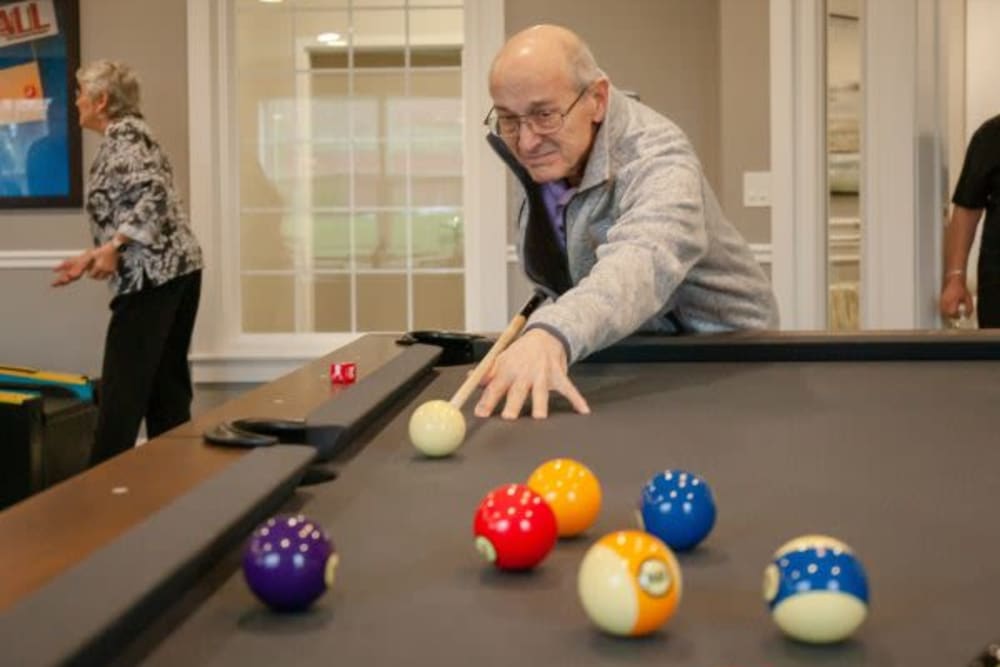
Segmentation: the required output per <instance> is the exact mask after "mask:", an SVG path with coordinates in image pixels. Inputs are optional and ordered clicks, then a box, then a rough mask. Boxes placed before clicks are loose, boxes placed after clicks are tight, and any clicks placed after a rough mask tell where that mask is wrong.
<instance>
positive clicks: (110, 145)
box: [53, 60, 202, 464]
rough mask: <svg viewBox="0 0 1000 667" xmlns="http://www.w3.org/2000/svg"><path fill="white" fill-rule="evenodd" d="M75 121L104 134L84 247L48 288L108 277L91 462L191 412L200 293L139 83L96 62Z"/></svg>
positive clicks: (184, 224) (119, 66)
mask: <svg viewBox="0 0 1000 667" xmlns="http://www.w3.org/2000/svg"><path fill="white" fill-rule="evenodd" d="M76 80H77V85H78V90H77V96H76V108H77V109H78V111H79V114H80V126H81V127H83V128H85V129H88V130H92V131H94V132H98V133H100V134H101V135H103V137H104V140H103V142H102V143H101V145H100V148H99V149H98V151H97V156H96V157H95V158H94V163H93V164H92V165H91V167H90V174H89V177H88V182H87V195H86V210H87V214H88V217H89V218H90V227H91V233H92V235H93V239H94V248H93V249H91V250H86V251H84V252H83V253H81V254H80V255H78V256H76V257H74V258H71V259H67V260H66V261H64V262H62V263H61V264H60V265H59V266H58V267H56V269H55V271H56V274H57V277H56V279H55V281H54V282H53V285H55V286H62V285H67V284H69V283H71V282H73V281H75V280H78V279H79V278H80V277H81V276H83V275H84V274H87V275H89V276H90V277H91V278H94V279H96V280H108V281H109V283H110V286H111V290H112V293H113V297H112V299H111V321H110V323H109V325H108V331H107V336H106V338H105V344H104V362H103V367H102V371H101V388H100V401H99V415H98V419H97V434H96V438H95V446H94V447H95V449H94V453H93V456H92V463H95V464H96V463H99V462H101V461H103V460H105V459H108V458H110V457H112V456H114V455H116V454H119V453H121V452H123V451H126V450H128V449H129V448H131V447H132V446H133V444H134V443H135V439H136V436H137V435H138V433H139V426H140V424H141V422H142V420H143V418H145V419H146V432H147V434H148V436H149V437H150V438H153V437H156V436H157V435H159V434H160V433H163V432H164V431H167V430H169V429H171V428H173V427H174V426H177V425H178V424H181V423H183V422H185V421H187V420H189V419H190V418H191V393H192V390H191V374H190V369H189V367H188V359H187V355H188V349H189V348H190V345H191V334H192V331H193V329H194V322H195V316H196V314H197V311H198V298H199V295H200V293H201V268H202V256H201V248H200V247H199V245H198V241H197V240H196V239H195V237H194V234H193V233H192V231H191V227H190V226H189V224H188V220H187V216H186V215H185V214H184V211H183V210H182V209H181V204H180V198H179V197H178V195H177V192H176V191H175V189H174V183H173V172H172V170H171V168H170V163H169V161H168V160H167V156H166V155H165V154H164V152H163V150H162V148H161V147H160V145H159V144H158V143H157V142H156V139H155V138H154V137H153V135H152V132H151V131H150V129H149V126H148V125H146V122H145V121H144V120H143V118H142V114H141V113H140V110H139V81H138V78H137V77H136V75H135V73H134V72H133V71H132V69H131V68H130V67H129V66H127V65H125V64H123V63H120V62H112V61H107V60H99V61H96V62H93V63H91V64H89V65H86V66H84V67H82V68H80V70H79V71H78V72H77V75H76Z"/></svg>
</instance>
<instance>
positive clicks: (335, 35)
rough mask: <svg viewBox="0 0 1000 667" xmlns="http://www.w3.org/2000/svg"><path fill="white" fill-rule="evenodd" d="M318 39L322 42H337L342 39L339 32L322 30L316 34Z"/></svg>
mask: <svg viewBox="0 0 1000 667" xmlns="http://www.w3.org/2000/svg"><path fill="white" fill-rule="evenodd" d="M316 41H317V42H319V43H320V44H336V43H337V42H339V41H341V39H340V33H339V32H321V33H320V34H318V35H316Z"/></svg>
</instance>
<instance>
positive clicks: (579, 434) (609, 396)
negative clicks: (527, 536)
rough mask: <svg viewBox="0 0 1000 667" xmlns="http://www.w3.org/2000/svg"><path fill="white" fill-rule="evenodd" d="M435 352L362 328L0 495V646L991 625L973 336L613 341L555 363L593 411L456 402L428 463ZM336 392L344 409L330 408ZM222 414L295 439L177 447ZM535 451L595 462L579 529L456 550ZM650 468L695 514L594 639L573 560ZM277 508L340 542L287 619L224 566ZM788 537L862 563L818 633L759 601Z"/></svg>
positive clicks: (868, 656)
mask: <svg viewBox="0 0 1000 667" xmlns="http://www.w3.org/2000/svg"><path fill="white" fill-rule="evenodd" d="M479 347H480V348H482V344H480V345H479ZM414 359H416V362H414ZM438 359H439V357H438V356H437V352H436V351H434V349H433V348H429V347H427V346H423V345H416V346H401V345H397V344H396V342H395V337H392V336H385V335H383V336H368V337H365V338H363V339H361V340H359V341H358V342H356V343H353V344H351V345H350V346H347V347H345V348H341V349H340V350H337V351H336V352H333V353H331V354H330V355H328V356H326V357H324V358H322V359H318V360H316V361H315V362H312V363H310V364H307V365H305V366H303V367H302V368H301V369H299V370H298V371H296V372H294V373H292V374H290V375H288V376H285V377H283V378H281V379H279V380H276V381H275V382H273V383H269V384H267V385H264V386H261V387H259V388H258V389H255V390H254V391H252V392H249V393H248V394H246V395H244V396H241V397H239V398H237V399H236V400H234V401H232V402H230V403H227V404H226V405H223V406H221V407H219V408H217V409H215V410H212V411H209V412H207V413H206V414H204V415H201V416H200V417H198V418H196V419H195V420H193V421H192V422H190V423H188V424H184V425H182V426H180V427H178V428H177V429H175V430H174V431H171V432H169V433H167V434H165V435H164V436H162V437H161V438H158V439H156V440H154V441H151V442H150V443H147V444H146V445H144V446H143V447H140V448H138V449H136V450H134V451H132V452H129V453H127V454H124V455H122V456H120V457H117V458H116V459H113V460H112V461H109V462H107V463H106V464H104V465H102V466H99V467H97V468H94V469H92V470H90V471H88V472H87V473H85V474H84V475H81V476H79V477H77V478H74V479H73V480H70V481H67V482H64V483H63V484H61V485H58V486H56V487H54V488H53V489H50V490H48V491H46V492H45V493H42V494H40V495H39V496H37V497H34V498H32V499H29V500H27V501H25V502H23V503H20V504H19V505H16V506H14V507H13V508H10V509H9V510H7V511H6V512H3V513H0V531H2V533H0V534H3V535H4V538H5V548H4V549H3V550H0V570H2V571H3V572H4V577H3V579H4V580H5V581H4V582H3V583H2V585H0V645H2V646H4V647H5V654H6V655H7V657H8V659H11V660H13V661H14V662H12V663H11V664H18V665H28V664H49V663H56V662H66V663H70V664H72V663H78V664H148V665H188V666H191V667H193V666H196V665H218V666H236V665H239V666H241V667H243V666H245V665H268V666H270V665H282V666H291V665H321V664H346V665H390V664H391V665H396V664H400V665H403V664H405V665H492V664H498V665H499V664H505V665H507V664H527V665H535V664H557V665H562V664H565V665H574V666H581V667H582V666H585V665H613V664H630V665H631V664H649V665H699V666H700V665H705V666H709V667H713V666H719V667H721V666H725V665H732V666H742V667H749V666H758V667H765V666H767V667H777V666H786V665H787V666H798V665H824V666H832V665H838V666H844V667H847V666H851V667H862V666H867V665H882V666H885V665H900V666H903V665H906V666H909V665H936V666H951V665H954V666H955V667H959V666H961V665H967V664H968V663H969V661H970V660H971V659H972V658H973V657H974V656H975V655H976V654H978V653H979V652H980V651H981V650H982V649H983V647H985V646H986V645H987V644H988V643H989V642H990V641H992V640H996V639H997V634H998V633H1000V629H998V628H1000V626H998V623H997V621H998V618H1000V612H998V607H997V602H996V600H997V599H998V595H1000V558H997V556H996V554H997V553H998V551H1000V522H998V520H997V508H998V505H997V503H996V500H995V496H994V490H995V488H996V475H997V473H996V471H997V470H1000V444H998V443H997V442H995V440H994V438H995V437H996V433H997V430H998V429H997V426H998V424H1000V416H998V414H1000V413H998V409H997V405H998V404H1000V336H997V335H996V334H990V333H986V332H955V333H921V332H917V333H891V332H888V333H880V334H847V335H831V334H791V333H789V334H752V335H749V334H733V335H722V336H711V337H704V338H701V337H695V338H657V339H647V338H636V339H630V340H627V341H625V342H623V343H622V344H621V345H618V346H615V347H614V348H611V349H609V350H607V351H605V352H603V353H600V354H598V355H595V356H594V358H593V359H591V360H588V361H587V362H584V363H579V364H576V365H574V367H573V368H572V369H571V376H572V377H573V379H574V381H575V382H576V384H577V386H578V387H579V388H580V390H581V391H582V392H583V394H584V395H585V396H586V397H587V398H588V401H589V403H590V406H591V408H592V411H593V413H592V414H591V415H589V416H581V415H577V414H574V413H572V411H571V410H570V409H569V408H568V405H567V404H566V403H565V402H564V401H562V400H561V399H554V401H553V409H552V414H551V416H550V417H549V418H548V419H547V420H544V421H542V420H532V419H530V418H528V417H525V418H522V419H519V420H517V421H512V422H509V421H503V420H500V419H498V418H494V419H488V420H480V419H476V418H474V417H472V416H471V408H472V404H473V401H474V398H473V399H470V401H469V402H468V404H467V405H466V406H465V408H464V412H465V413H466V416H467V419H468V422H469V430H468V433H467V436H466V441H465V443H464V445H463V446H462V447H461V448H460V449H459V450H458V452H457V453H456V454H455V455H453V456H451V457H449V458H444V459H436V460H431V459H426V458H423V457H422V456H420V455H419V454H418V453H417V452H416V451H415V450H414V448H413V447H412V446H411V445H410V444H409V443H408V441H407V435H406V426H407V420H408V417H409V414H410V413H411V412H412V411H413V409H415V407H416V406H418V405H420V404H421V403H422V402H424V401H426V400H430V399H433V398H445V399H446V398H448V397H450V396H451V394H452V393H453V392H454V391H455V390H456V389H457V388H458V387H459V385H461V383H462V380H463V379H464V377H465V376H466V374H467V373H468V372H469V370H470V369H471V367H472V366H471V363H465V364H458V365H453V366H435V363H436V361H437V360H438ZM333 361H354V362H356V363H358V366H359V371H360V372H359V376H360V377H359V381H358V382H357V383H356V384H354V385H350V386H332V385H331V384H330V382H329V379H328V377H327V369H328V367H329V364H330V363H331V362H333ZM399 368H404V370H405V371H406V374H405V377H404V376H398V375H397V371H398V369H399ZM376 394H377V395H378V396H376ZM387 397H388V399H387ZM359 401H360V402H361V403H362V404H366V405H368V404H370V406H372V407H371V409H369V410H367V411H366V410H361V411H360V413H365V418H364V419H363V420H360V421H359V422H358V423H357V424H354V425H345V424H336V423H335V422H337V421H338V419H339V418H338V417H337V415H336V413H337V409H336V408H337V406H338V405H342V406H348V405H350V404H351V403H352V402H354V403H358V402H359ZM348 412H349V413H351V414H356V413H357V414H360V413H359V412H358V409H357V406H355V407H354V408H353V409H352V410H348ZM241 417H275V418H282V419H304V423H305V435H304V436H303V437H301V438H295V439H297V440H301V441H303V443H304V444H295V443H290V444H281V445H276V446H274V447H267V448H259V449H225V448H219V447H215V446H212V445H208V444H206V443H205V442H204V441H203V439H202V438H201V434H202V433H203V432H204V431H205V430H207V429H209V428H211V427H212V426H213V425H215V424H217V423H219V422H220V421H223V420H232V419H238V418H241ZM331 424H333V425H334V426H337V427H340V428H341V430H342V431H343V432H345V433H347V434H348V436H349V437H347V438H343V439H334V440H335V441H336V442H335V446H332V447H330V446H326V445H328V444H329V443H330V442H332V441H331V440H330V439H329V438H324V437H320V440H321V441H322V442H324V443H326V444H325V445H324V446H317V445H316V442H315V436H314V435H313V434H312V431H311V430H310V429H317V430H319V431H323V429H326V428H328V427H330V426H331ZM338 432H339V431H338ZM555 457H571V458H574V459H577V460H579V461H582V462H584V463H585V464H586V465H587V466H589V467H590V468H591V469H592V470H593V471H594V472H595V473H596V475H597V476H598V478H599V480H600V482H601V484H602V488H603V493H604V500H603V506H602V510H601V513H600V515H599V517H598V520H597V522H596V524H595V525H594V526H593V527H592V528H591V529H590V530H589V531H588V532H587V533H586V534H585V535H583V536H581V537H578V538H574V539H569V540H561V541H560V542H559V543H558V544H557V545H556V547H555V549H554V550H553V552H552V553H551V554H550V555H549V557H548V558H547V559H546V560H545V561H544V562H543V563H542V564H541V566H539V567H538V568H536V569H535V570H533V571H531V572H528V573H521V574H512V573H505V572H500V571H497V570H495V569H494V568H493V567H492V566H491V565H489V564H487V563H485V562H484V561H483V560H482V559H481V557H480V556H479V554H478V553H477V551H476V550H475V548H474V545H473V536H472V519H473V512H474V510H475V508H476V506H477V504H478V503H479V501H480V499H481V498H482V497H483V496H484V495H485V494H486V493H487V491H489V490H490V489H492V488H494V487H496V486H499V485H501V484H505V483H509V482H523V481H525V480H526V479H527V477H528V475H529V474H530V473H531V471H532V470H533V469H534V468H535V467H536V466H537V465H539V464H540V463H542V462H544V461H546V460H548V459H551V458H555ZM665 469H684V470H689V471H694V472H697V473H699V474H700V475H702V476H703V477H704V478H705V479H706V480H707V481H708V482H709V484H710V485H711V486H712V489H713V491H714V494H715V499H716V503H717V506H718V520H717V523H716V525H715V528H714V530H713V531H712V533H711V534H710V535H709V537H708V538H707V540H706V541H705V542H704V543H702V544H701V545H700V546H698V547H697V548H696V549H694V550H693V551H691V552H687V553H680V554H678V558H679V562H680V567H681V571H682V574H683V597H682V600H681V603H680V607H679V609H678V612H677V614H676V615H675V617H674V618H673V619H672V620H671V621H670V622H669V623H668V624H667V625H666V626H664V627H663V628H662V629H660V630H659V631H657V632H655V633H653V634H652V635H650V636H647V637H645V638H641V639H621V638H616V637H611V636H608V635H605V634H602V633H601V632H600V631H599V630H597V629H596V628H595V627H594V626H592V625H591V623H590V622H589V621H588V619H587V617H586V616H585V614H584V612H583V610H582V608H581V606H580V603H579V601H578V599H577V593H576V576H577V569H578V567H579V564H580V561H581V559H582V557H583V555H584V553H585V552H586V550H587V548H588V547H589V546H590V544H591V543H593V542H594V541H595V540H596V539H598V538H599V537H600V536H602V535H603V534H605V533H608V532H611V531H615V530H619V529H623V528H634V527H635V525H636V523H635V508H636V503H637V501H638V499H639V496H640V492H641V488H642V486H643V484H644V483H645V482H646V481H647V479H648V478H649V477H651V476H652V475H654V474H656V473H658V472H661V471H663V470H665ZM123 488H124V489H125V491H122V489H123ZM277 512H302V513H304V514H306V515H308V516H309V517H311V518H313V519H315V520H317V521H318V522H320V524H321V525H323V526H324V527H325V528H326V530H327V531H328V532H329V534H330V535H331V537H332V538H333V540H334V542H335V543H336V545H337V549H338V551H339V554H340V567H339V569H338V572H337V580H336V583H335V585H334V587H333V589H332V590H331V591H329V592H328V593H327V594H326V595H325V596H324V597H323V598H321V599H320V601H319V602H318V603H317V604H316V605H315V606H314V607H313V608H312V609H311V610H310V611H308V612H306V613H302V614H291V615H283V614H275V613H272V612H270V611H268V610H267V609H266V608H265V607H264V606H263V605H262V604H261V603H260V602H259V601H257V600H256V599H255V598H254V597H253V595H252V594H251V592H250V591H249V589H248V588H247V586H246V584H245V582H244V580H243V577H242V573H241V572H240V569H239V559H240V554H241V549H242V544H243V543H244V542H245V540H246V537H247V535H248V534H249V531H250V529H251V528H252V525H253V524H254V523H255V522H256V521H258V520H260V518H262V517H263V516H266V515H271V514H273V513H277ZM806 533H822V534H828V535H831V536H834V537H837V538H839V539H841V540H843V541H845V542H847V543H848V544H850V545H851V546H852V547H853V548H854V549H855V551H856V553H857V554H858V556H859V557H860V559H861V561H862V562H863V564H864V565H865V567H866V570H867V574H868V581H869V587H870V592H871V606H870V613H869V616H868V618H867V619H866V621H865V623H864V624H863V625H862V626H861V628H860V629H859V630H858V631H857V632H856V633H855V635H854V636H853V637H852V638H851V639H849V640H848V641H845V642H842V643H840V644H836V645H828V646H812V645H805V644H800V643H797V642H794V641H790V640H788V639H786V638H785V637H783V636H782V635H781V633H780V631H779V630H778V629H777V628H776V626H775V625H774V624H773V623H772V621H771V620H770V618H769V615H768V611H767V608H766V605H765V603H764V601H763V599H762V592H761V591H762V581H763V571H764V567H765V566H766V564H767V563H768V562H769V560H770V557H771V555H772V553H773V551H774V550H775V549H776V548H777V547H778V546H780V545H781V544H782V543H784V542H785V541H787V540H789V539H791V538H793V537H795V536H798V535H802V534H806ZM12 573H18V574H17V575H14V574H12ZM109 607H110V609H109Z"/></svg>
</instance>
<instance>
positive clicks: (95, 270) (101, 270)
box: [89, 241, 118, 280]
mask: <svg viewBox="0 0 1000 667" xmlns="http://www.w3.org/2000/svg"><path fill="white" fill-rule="evenodd" d="M117 270H118V249H117V248H115V247H114V246H113V245H112V244H111V242H110V241H109V242H108V243H105V244H104V245H102V246H100V247H98V248H96V249H95V250H94V263H93V264H92V265H91V267H90V273H89V275H90V277H91V278H93V279H94V280H107V279H108V278H110V277H111V276H112V275H114V273H115V272H116V271H117Z"/></svg>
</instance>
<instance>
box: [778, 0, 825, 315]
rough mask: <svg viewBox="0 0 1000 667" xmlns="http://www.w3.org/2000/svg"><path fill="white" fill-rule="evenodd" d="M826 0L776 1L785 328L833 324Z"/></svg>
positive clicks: (781, 294) (781, 283) (781, 296)
mask: <svg viewBox="0 0 1000 667" xmlns="http://www.w3.org/2000/svg"><path fill="white" fill-rule="evenodd" d="M825 4H826V3H825V2H824V0H771V5H770V12H771V16H770V34H771V258H772V262H771V280H772V283H773V285H774V292H775V296H776V297H777V299H778V309H779V311H780V314H781V328H782V329H791V330H802V329H824V328H826V282H827V281H826V217H827V199H828V195H827V184H826V163H825V159H826V138H825V135H826V122H825V115H826V114H825V109H826V103H825V97H826V74H825V68H826V56H825V51H826V49H825V43H826V41H825V37H824V35H825V29H824V22H825V14H826V9H825Z"/></svg>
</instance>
